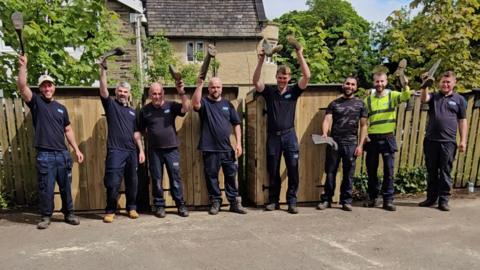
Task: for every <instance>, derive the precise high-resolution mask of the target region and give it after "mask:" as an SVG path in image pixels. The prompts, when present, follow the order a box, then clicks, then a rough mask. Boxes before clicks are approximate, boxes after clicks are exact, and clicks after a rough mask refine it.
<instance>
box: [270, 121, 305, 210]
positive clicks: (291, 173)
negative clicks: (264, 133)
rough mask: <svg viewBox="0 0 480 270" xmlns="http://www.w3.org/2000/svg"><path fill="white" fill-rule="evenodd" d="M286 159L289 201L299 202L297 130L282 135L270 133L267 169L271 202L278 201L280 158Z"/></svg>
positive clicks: (280, 182)
mask: <svg viewBox="0 0 480 270" xmlns="http://www.w3.org/2000/svg"><path fill="white" fill-rule="evenodd" d="M282 152H283V157H284V159H285V165H286V166H287V175H288V189H287V203H288V204H296V203H297V191H298V183H299V173H298V158H299V149H298V140H297V135H296V134H295V130H293V129H292V130H291V131H289V132H287V133H285V134H282V135H276V134H268V137H267V170H268V175H269V179H270V188H269V202H270V203H278V201H279V200H280V189H281V187H282V180H281V178H280V160H281V158H282Z"/></svg>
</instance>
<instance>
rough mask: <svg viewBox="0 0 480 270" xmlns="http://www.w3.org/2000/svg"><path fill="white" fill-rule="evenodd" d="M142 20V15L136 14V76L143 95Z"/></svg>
mask: <svg viewBox="0 0 480 270" xmlns="http://www.w3.org/2000/svg"><path fill="white" fill-rule="evenodd" d="M142 18H143V14H137V17H136V20H135V24H136V25H135V26H136V27H135V29H136V30H135V34H136V45H137V46H136V47H137V65H138V75H139V80H140V82H139V87H140V92H141V93H142V95H143V91H144V86H143V52H142V28H141V27H142Z"/></svg>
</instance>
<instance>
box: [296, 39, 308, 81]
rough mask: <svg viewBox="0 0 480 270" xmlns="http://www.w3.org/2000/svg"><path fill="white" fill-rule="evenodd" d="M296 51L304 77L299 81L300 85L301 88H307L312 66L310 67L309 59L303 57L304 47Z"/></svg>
mask: <svg viewBox="0 0 480 270" xmlns="http://www.w3.org/2000/svg"><path fill="white" fill-rule="evenodd" d="M296 52H297V59H298V64H299V65H300V70H301V71H302V77H301V78H300V80H299V81H298V87H300V89H305V88H307V86H308V82H309V81H310V76H311V74H310V68H308V65H307V61H305V58H304V57H303V48H300V49H299V50H296Z"/></svg>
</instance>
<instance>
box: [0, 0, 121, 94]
mask: <svg viewBox="0 0 480 270" xmlns="http://www.w3.org/2000/svg"><path fill="white" fill-rule="evenodd" d="M14 11H20V12H22V13H23V19H24V23H25V27H24V30H23V39H24V45H25V51H26V54H27V55H28V60H29V62H28V71H29V76H28V83H29V84H31V85H36V79H37V78H38V76H39V75H40V74H43V73H45V72H48V73H49V74H51V75H52V76H53V77H54V78H55V79H56V83H57V84H58V85H91V84H92V83H93V82H94V81H95V80H97V79H98V68H97V67H96V65H95V64H94V63H95V59H97V58H98V57H99V55H101V54H102V53H103V52H105V51H106V50H109V49H111V48H112V47H114V46H118V45H122V42H126V41H125V40H121V36H120V35H119V34H118V33H119V32H118V30H119V27H120V24H119V23H120V22H119V18H118V15H117V14H116V13H114V12H112V11H109V10H108V9H107V8H106V7H105V2H104V1H96V0H74V1H73V0H3V1H1V2H0V20H1V21H2V22H3V26H2V28H1V29H0V31H1V32H2V33H3V39H4V41H5V43H6V44H9V45H11V46H12V47H13V48H18V47H19V45H18V44H19V43H18V38H17V36H16V33H15V31H14V28H13V25H12V22H11V19H10V16H11V14H12V13H13V12H14ZM66 47H73V48H82V49H83V54H82V55H81V57H80V58H79V59H75V58H73V57H72V56H70V54H69V53H68V52H67V51H66V50H65V48H66ZM0 66H1V70H0V72H1V73H0V77H1V78H0V89H4V90H5V92H7V94H8V93H9V92H10V91H12V89H15V88H16V87H15V79H16V78H15V76H12V74H10V73H13V74H17V55H16V54H0Z"/></svg>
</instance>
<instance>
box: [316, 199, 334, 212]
mask: <svg viewBox="0 0 480 270" xmlns="http://www.w3.org/2000/svg"><path fill="white" fill-rule="evenodd" d="M331 207H332V204H331V203H330V202H327V201H324V202H320V203H319V204H318V205H317V209H318V210H325V209H327V208H331Z"/></svg>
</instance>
